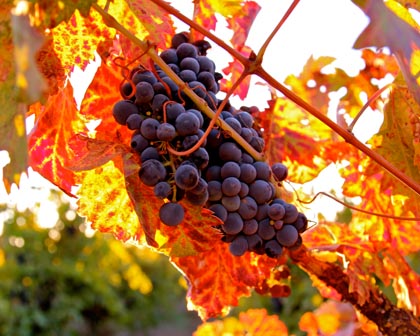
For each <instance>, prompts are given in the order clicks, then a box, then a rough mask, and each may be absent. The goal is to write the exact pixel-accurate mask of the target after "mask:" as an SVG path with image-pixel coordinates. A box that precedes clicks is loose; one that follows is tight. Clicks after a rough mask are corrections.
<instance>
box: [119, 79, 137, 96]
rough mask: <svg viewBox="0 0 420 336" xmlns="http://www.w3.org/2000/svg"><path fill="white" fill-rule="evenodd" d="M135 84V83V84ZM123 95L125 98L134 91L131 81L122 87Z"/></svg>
mask: <svg viewBox="0 0 420 336" xmlns="http://www.w3.org/2000/svg"><path fill="white" fill-rule="evenodd" d="M134 86H135V85H134ZM120 93H121V96H123V97H124V98H128V97H130V96H131V94H132V93H133V86H131V83H130V82H125V83H124V84H123V85H122V86H121V88H120Z"/></svg>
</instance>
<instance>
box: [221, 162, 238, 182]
mask: <svg viewBox="0 0 420 336" xmlns="http://www.w3.org/2000/svg"><path fill="white" fill-rule="evenodd" d="M240 175H241V168H240V167H239V165H238V164H237V163H236V162H233V161H228V162H226V163H224V164H223V166H222V169H221V170H220V176H221V177H222V179H225V178H228V177H236V178H239V176H240Z"/></svg>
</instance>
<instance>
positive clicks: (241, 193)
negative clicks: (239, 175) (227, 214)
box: [238, 182, 249, 198]
mask: <svg viewBox="0 0 420 336" xmlns="http://www.w3.org/2000/svg"><path fill="white" fill-rule="evenodd" d="M248 193H249V187H248V185H247V184H246V183H244V182H241V190H240V191H239V194H238V195H239V197H240V198H244V197H245V196H248Z"/></svg>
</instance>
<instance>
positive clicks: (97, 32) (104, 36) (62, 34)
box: [51, 9, 115, 71]
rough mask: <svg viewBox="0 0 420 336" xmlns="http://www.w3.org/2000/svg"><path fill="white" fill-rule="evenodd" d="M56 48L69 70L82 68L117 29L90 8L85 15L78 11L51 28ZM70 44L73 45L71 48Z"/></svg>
mask: <svg viewBox="0 0 420 336" xmlns="http://www.w3.org/2000/svg"><path fill="white" fill-rule="evenodd" d="M51 36H52V38H53V41H54V50H55V52H56V53H57V55H58V57H59V58H60V60H61V63H62V65H63V67H64V68H65V69H67V71H70V70H71V69H72V68H73V67H74V66H78V67H80V68H81V69H82V70H84V69H85V68H86V66H87V65H88V63H89V62H90V61H91V60H93V59H94V58H95V55H94V52H95V51H96V49H97V48H98V45H100V44H101V43H103V42H105V41H107V40H111V39H112V38H113V37H114V36H115V31H114V30H113V29H110V28H109V27H107V26H106V25H105V24H104V22H103V21H102V18H101V16H100V15H99V14H98V13H97V12H96V11H94V10H93V9H92V10H90V12H89V16H87V17H83V16H82V15H81V14H80V13H79V12H78V11H76V12H74V14H73V15H72V16H71V18H70V19H69V20H68V21H66V22H62V23H60V24H59V25H58V26H57V27H55V28H54V29H52V30H51ZM68 46H72V47H71V48H69V47H68Z"/></svg>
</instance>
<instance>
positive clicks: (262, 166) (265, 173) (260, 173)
mask: <svg viewBox="0 0 420 336" xmlns="http://www.w3.org/2000/svg"><path fill="white" fill-rule="evenodd" d="M253 166H254V168H255V170H256V171H257V179H258V180H264V181H268V180H269V179H270V176H271V170H270V166H269V165H268V164H267V163H266V162H264V161H257V162H254V164H253Z"/></svg>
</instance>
